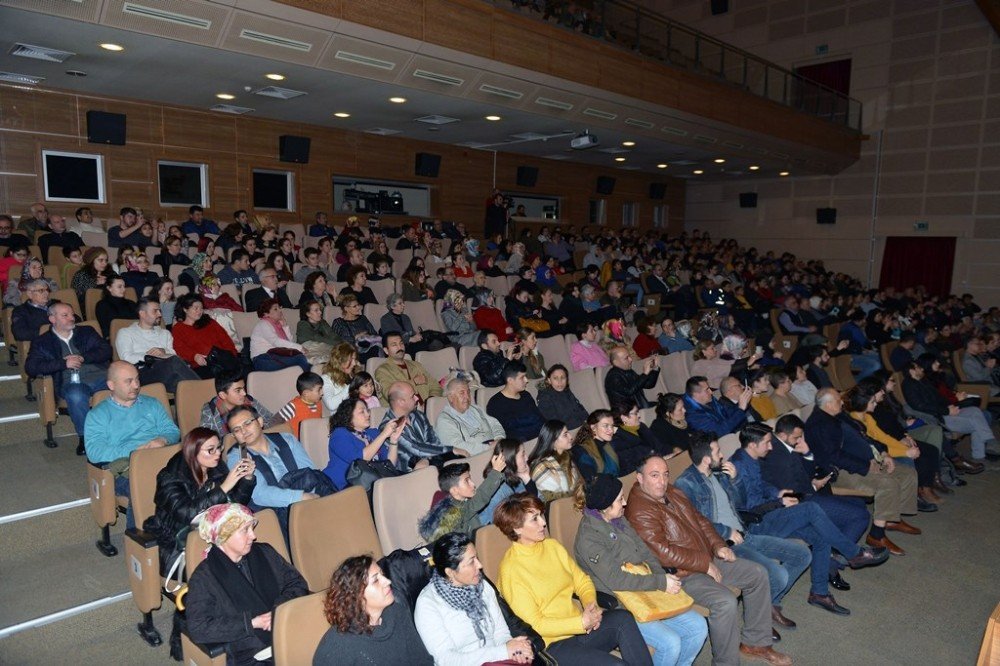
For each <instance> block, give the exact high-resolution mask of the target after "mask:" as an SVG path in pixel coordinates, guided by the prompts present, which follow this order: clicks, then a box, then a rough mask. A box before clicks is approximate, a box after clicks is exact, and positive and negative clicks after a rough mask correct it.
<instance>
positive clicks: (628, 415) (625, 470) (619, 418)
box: [611, 398, 674, 476]
mask: <svg viewBox="0 0 1000 666" xmlns="http://www.w3.org/2000/svg"><path fill="white" fill-rule="evenodd" d="M611 412H612V413H613V414H614V416H615V425H616V426H617V427H616V428H615V434H614V435H613V436H612V437H611V448H612V449H614V451H615V454H617V456H618V467H619V469H618V476H625V475H626V474H631V473H632V472H634V471H635V470H636V468H637V467H638V466H639V465H641V464H642V461H643V460H645V459H646V458H647V457H648V456H649V454H650V453H655V454H657V455H661V456H671V455H673V453H674V451H673V448H671V447H670V446H669V445H667V444H663V443H661V442H660V441H659V440H658V439H657V438H656V435H654V434H653V431H652V430H650V429H649V426H647V425H646V424H645V423H643V422H642V417H641V416H640V415H639V405H638V404H636V402H635V400H632V399H631V398H630V399H626V400H616V401H615V403H614V404H613V405H611Z"/></svg>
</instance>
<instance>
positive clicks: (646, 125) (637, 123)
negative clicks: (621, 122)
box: [625, 118, 656, 129]
mask: <svg viewBox="0 0 1000 666" xmlns="http://www.w3.org/2000/svg"><path fill="white" fill-rule="evenodd" d="M625 124H626V125H631V126H632V127H641V128H642V129H653V128H654V127H656V126H655V125H654V124H653V123H651V122H649V121H646V120H639V119H637V118H626V119H625Z"/></svg>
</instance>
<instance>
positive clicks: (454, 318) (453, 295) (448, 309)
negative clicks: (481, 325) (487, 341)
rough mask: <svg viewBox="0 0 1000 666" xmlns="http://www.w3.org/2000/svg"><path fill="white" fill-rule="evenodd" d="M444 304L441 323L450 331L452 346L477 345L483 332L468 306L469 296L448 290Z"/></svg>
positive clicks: (449, 336)
mask: <svg viewBox="0 0 1000 666" xmlns="http://www.w3.org/2000/svg"><path fill="white" fill-rule="evenodd" d="M442 303H443V304H442V306H441V323H442V324H444V329H445V330H446V331H448V338H449V339H450V340H451V342H452V344H455V345H458V346H459V347H472V346H474V345H476V344H477V343H478V341H479V338H480V336H481V331H479V330H478V329H477V328H476V323H475V315H474V314H473V312H472V310H471V309H470V308H469V306H468V296H466V295H465V294H463V293H462V292H461V291H459V290H458V289H448V290H447V291H446V292H445V293H444V296H443V297H442ZM497 339H498V340H499V337H498V338H497Z"/></svg>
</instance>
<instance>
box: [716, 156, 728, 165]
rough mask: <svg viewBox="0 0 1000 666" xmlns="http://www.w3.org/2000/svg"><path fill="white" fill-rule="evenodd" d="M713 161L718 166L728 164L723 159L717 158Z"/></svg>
mask: <svg viewBox="0 0 1000 666" xmlns="http://www.w3.org/2000/svg"><path fill="white" fill-rule="evenodd" d="M713 161H714V162H715V163H716V164H725V163H726V160H724V159H722V158H721V157H717V158H715V159H714V160H713Z"/></svg>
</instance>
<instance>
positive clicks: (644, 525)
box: [625, 455, 792, 666]
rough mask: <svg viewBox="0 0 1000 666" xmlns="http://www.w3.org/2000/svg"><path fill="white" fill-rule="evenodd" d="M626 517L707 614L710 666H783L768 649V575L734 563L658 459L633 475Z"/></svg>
mask: <svg viewBox="0 0 1000 666" xmlns="http://www.w3.org/2000/svg"><path fill="white" fill-rule="evenodd" d="M636 471H637V475H636V485H635V486H633V488H632V491H631V492H630V493H629V497H628V504H627V505H626V507H625V517H626V518H627V519H628V521H629V523H631V524H632V527H633V528H634V529H635V531H636V532H638V533H639V536H640V537H642V540H643V541H645V542H646V545H647V546H649V549H650V550H652V551H653V554H654V555H656V557H657V559H658V560H659V561H660V564H661V565H662V566H664V567H674V568H676V569H677V576H678V577H679V578H680V579H681V581H682V585H683V588H684V591H685V592H687V593H688V594H689V595H691V597H692V598H693V599H694V600H695V602H696V603H698V604H701V605H702V606H705V607H707V608H708V609H709V610H710V611H711V615H710V616H709V618H708V632H709V637H710V638H711V641H712V663H713V665H714V666H729V665H732V666H737V665H738V664H739V663H740V653H743V655H744V656H745V657H747V658H750V659H760V660H763V661H766V662H767V663H769V664H776V665H779V666H787V665H789V664H791V663H792V660H791V658H790V657H789V656H788V655H785V654H782V653H780V652H776V651H775V650H774V649H773V648H772V647H771V598H770V591H769V590H770V588H769V585H768V578H767V571H766V570H765V569H764V568H763V567H762V566H760V565H759V564H757V563H755V562H750V561H749V560H741V559H737V557H736V555H735V554H734V553H733V551H732V549H730V548H729V546H727V545H726V542H725V541H723V540H722V538H721V537H720V536H719V533H718V532H716V530H715V528H714V527H713V526H712V524H711V523H710V522H709V521H708V519H707V518H705V516H703V515H701V514H700V513H698V511H697V510H696V509H695V508H694V507H693V506H692V505H691V503H690V502H689V501H688V499H687V498H686V497H685V496H684V493H682V492H681V491H680V490H677V489H675V488H672V487H670V483H669V476H670V472H669V468H668V467H667V463H666V462H665V461H664V460H663V458H662V457H660V456H658V455H652V456H650V457H648V458H647V459H646V460H645V461H644V462H643V463H642V465H640V466H639V468H638V469H637V470H636ZM727 586H732V587H736V588H739V589H741V590H742V591H743V633H742V637H741V636H740V627H739V619H738V618H737V617H736V604H737V601H736V595H734V594H733V593H732V591H730V589H729V587H727Z"/></svg>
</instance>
